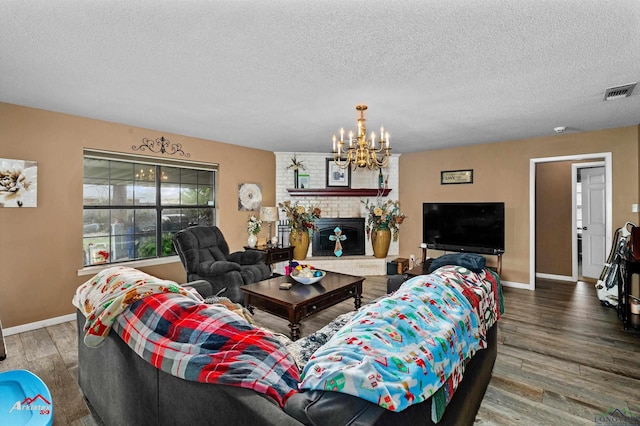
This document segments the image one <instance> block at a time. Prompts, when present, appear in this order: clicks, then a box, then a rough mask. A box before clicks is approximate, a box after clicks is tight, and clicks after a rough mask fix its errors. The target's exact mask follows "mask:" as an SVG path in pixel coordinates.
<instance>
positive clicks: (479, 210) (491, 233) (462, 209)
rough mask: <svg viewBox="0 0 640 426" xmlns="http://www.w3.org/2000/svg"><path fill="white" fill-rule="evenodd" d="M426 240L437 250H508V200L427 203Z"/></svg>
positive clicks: (424, 233) (495, 252) (425, 211)
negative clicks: (506, 226)
mask: <svg viewBox="0 0 640 426" xmlns="http://www.w3.org/2000/svg"><path fill="white" fill-rule="evenodd" d="M422 241H423V243H426V245H427V248H430V249H435V250H444V251H456V252H472V253H481V254H501V253H504V203H495V202H490V203H423V204H422Z"/></svg>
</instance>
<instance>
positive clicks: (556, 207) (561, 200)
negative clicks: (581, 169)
mask: <svg viewBox="0 0 640 426" xmlns="http://www.w3.org/2000/svg"><path fill="white" fill-rule="evenodd" d="M571 164H572V162H571V161H558V162H552V163H540V164H537V165H536V272H538V273H543V274H551V275H563V276H571V269H572V268H571V258H572V253H571V251H572V239H573V229H572V225H571V210H572V198H573V196H572V193H571Z"/></svg>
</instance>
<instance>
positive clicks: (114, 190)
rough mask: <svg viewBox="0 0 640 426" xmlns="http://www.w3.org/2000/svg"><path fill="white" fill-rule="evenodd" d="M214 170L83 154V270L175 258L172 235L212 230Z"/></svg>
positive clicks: (198, 165) (214, 167)
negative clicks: (189, 230)
mask: <svg viewBox="0 0 640 426" xmlns="http://www.w3.org/2000/svg"><path fill="white" fill-rule="evenodd" d="M216 173H217V165H215V164H213V165H212V164H203V163H192V162H181V161H177V160H165V159H156V158H149V157H143V156H125V155H122V154H116V153H106V152H98V151H85V153H84V181H83V198H84V202H83V204H84V215H83V216H84V231H83V241H82V246H83V253H84V265H85V266H89V265H96V264H102V263H119V262H126V261H131V260H138V259H149V258H156V257H165V256H173V255H175V254H176V253H175V251H174V249H173V240H172V238H173V235H174V234H175V233H176V232H177V231H179V230H181V229H184V228H186V227H188V226H192V225H209V226H211V225H214V224H215V214H216V211H215V206H216V202H215V201H216V200H215V184H216Z"/></svg>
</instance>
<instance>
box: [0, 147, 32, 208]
mask: <svg viewBox="0 0 640 426" xmlns="http://www.w3.org/2000/svg"><path fill="white" fill-rule="evenodd" d="M37 195H38V163H36V162H35V161H27V160H12V159H9V158H0V207H37V206H38V198H37Z"/></svg>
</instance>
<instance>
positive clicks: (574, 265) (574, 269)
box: [571, 161, 612, 281]
mask: <svg viewBox="0 0 640 426" xmlns="http://www.w3.org/2000/svg"><path fill="white" fill-rule="evenodd" d="M592 167H604V170H605V171H604V173H605V198H606V197H607V194H608V192H609V188H608V187H607V186H606V180H607V166H606V164H605V162H604V161H594V162H587V163H574V164H572V165H571V223H572V224H573V228H572V234H571V235H572V240H571V241H572V242H571V253H572V255H571V280H572V281H578V257H579V256H578V223H577V222H578V218H577V217H576V210H577V205H578V203H577V202H576V198H577V197H576V193H577V190H578V169H589V168H592ZM605 216H606V218H605V224H606V229H605V241H606V242H607V247H609V240H608V239H606V235H607V230H609V229H610V228H611V224H612V221H610V220H609V216H610V215H609V211H608V210H606V213H605ZM609 232H610V231H609ZM582 244H583V247H584V240H583V241H582ZM606 259H607V251H606V250H605V253H604V259H603V260H604V261H606Z"/></svg>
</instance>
